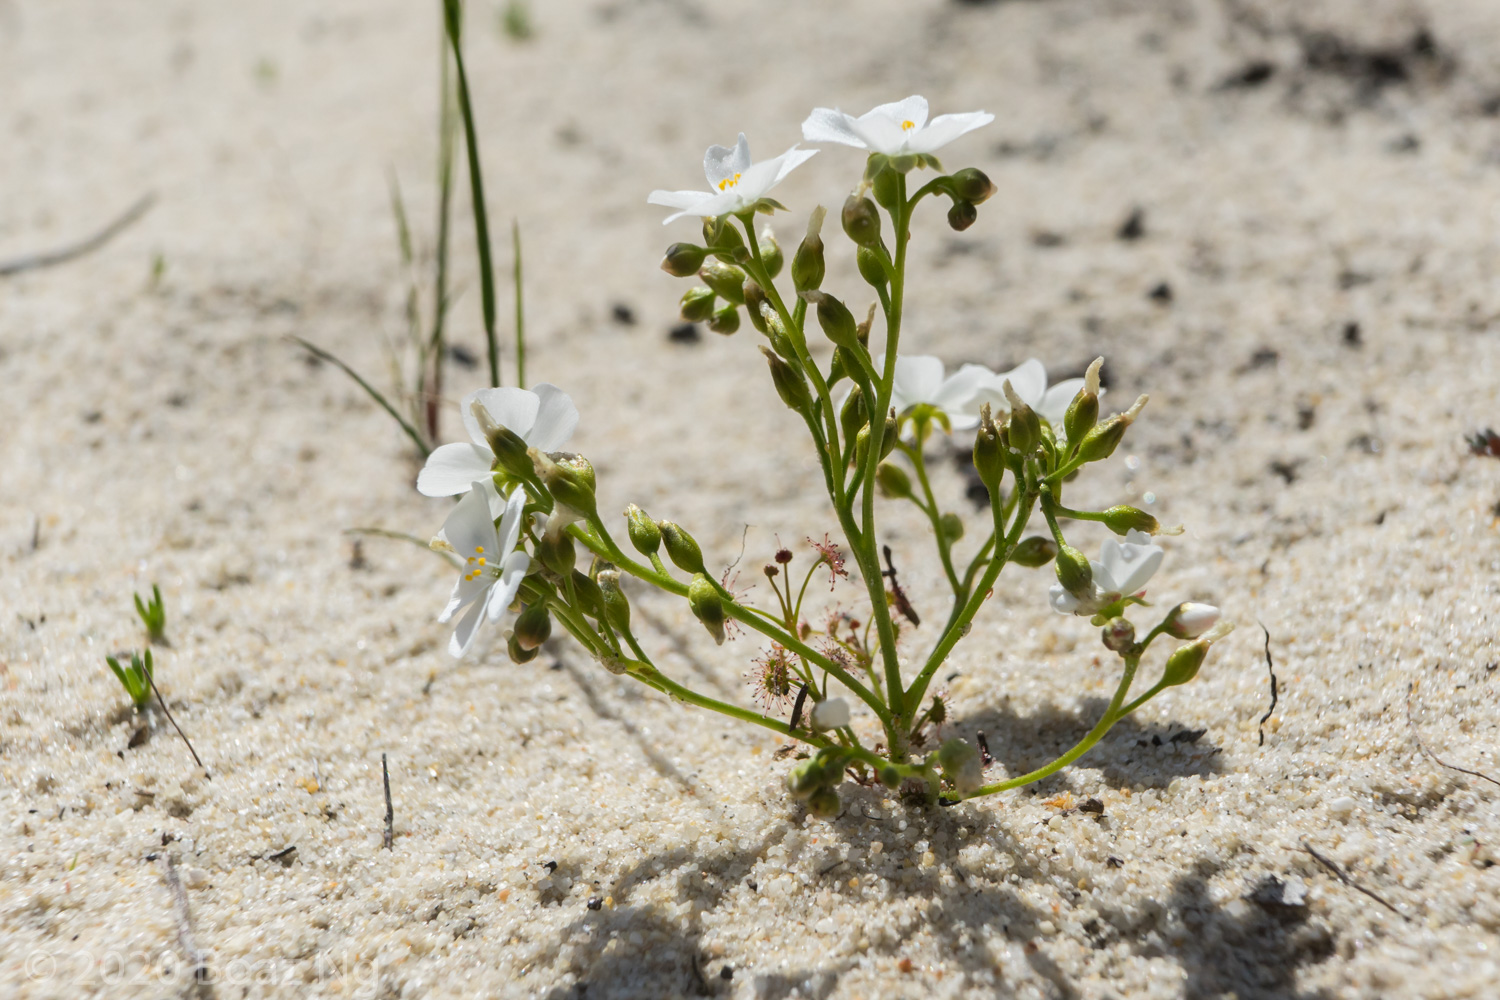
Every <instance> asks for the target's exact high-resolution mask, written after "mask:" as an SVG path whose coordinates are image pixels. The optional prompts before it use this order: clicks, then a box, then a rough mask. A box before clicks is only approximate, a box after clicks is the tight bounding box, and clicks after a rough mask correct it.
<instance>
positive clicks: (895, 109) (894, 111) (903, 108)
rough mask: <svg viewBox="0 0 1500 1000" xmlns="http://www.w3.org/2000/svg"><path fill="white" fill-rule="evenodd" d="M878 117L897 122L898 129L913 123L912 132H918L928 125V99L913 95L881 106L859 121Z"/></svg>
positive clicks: (861, 116) (864, 115) (861, 117)
mask: <svg viewBox="0 0 1500 1000" xmlns="http://www.w3.org/2000/svg"><path fill="white" fill-rule="evenodd" d="M877 117H879V118H885V119H887V120H888V121H893V122H895V123H896V126H897V127H898V128H900V127H901V126H902V125H904V124H905V123H906V122H911V124H912V129H911V130H912V131H916V130H918V129H921V128H922V127H923V126H924V125H926V124H927V98H925V97H922V96H921V95H919V94H913V95H912V96H910V97H907V98H904V99H902V100H899V101H892V102H891V103H890V104H881V105H879V106H878V107H874V108H871V109H870V110H869V111H868V112H867V113H865V114H863V115H860V116H859V120H860V121H868V120H870V119H873V118H877ZM945 117H951V116H945Z"/></svg>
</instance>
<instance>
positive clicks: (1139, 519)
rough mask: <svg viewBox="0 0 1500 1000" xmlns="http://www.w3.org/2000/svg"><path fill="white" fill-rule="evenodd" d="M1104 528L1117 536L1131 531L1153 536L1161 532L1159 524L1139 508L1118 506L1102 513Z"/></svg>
mask: <svg viewBox="0 0 1500 1000" xmlns="http://www.w3.org/2000/svg"><path fill="white" fill-rule="evenodd" d="M1103 514H1104V518H1103V520H1104V526H1105V527H1107V528H1108V529H1109V530H1110V531H1113V532H1114V533H1115V534H1117V535H1124V534H1127V533H1128V532H1131V531H1144V532H1145V533H1146V534H1148V535H1154V534H1156V533H1157V532H1158V531H1160V530H1161V522H1160V521H1158V520H1157V519H1156V518H1154V517H1152V516H1151V515H1150V514H1147V513H1146V512H1145V511H1143V510H1141V509H1140V508H1139V507H1130V506H1127V505H1125V504H1119V505H1117V506H1114V507H1111V508H1109V509H1108V510H1106V511H1104V512H1103Z"/></svg>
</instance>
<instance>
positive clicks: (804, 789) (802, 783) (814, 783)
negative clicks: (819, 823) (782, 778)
mask: <svg viewBox="0 0 1500 1000" xmlns="http://www.w3.org/2000/svg"><path fill="white" fill-rule="evenodd" d="M822 786H823V767H822V764H821V762H820V761H818V760H817V759H816V758H814V759H811V760H804V761H802V762H800V763H799V764H797V766H796V767H794V768H792V769H791V770H790V771H789V772H787V776H786V790H787V791H788V792H790V793H791V796H792V798H794V799H796V800H798V801H799V802H800V801H804V800H806V799H807V798H808V797H809V796H811V795H812V793H813V792H816V791H817V790H818V789H819V788H821V787H822Z"/></svg>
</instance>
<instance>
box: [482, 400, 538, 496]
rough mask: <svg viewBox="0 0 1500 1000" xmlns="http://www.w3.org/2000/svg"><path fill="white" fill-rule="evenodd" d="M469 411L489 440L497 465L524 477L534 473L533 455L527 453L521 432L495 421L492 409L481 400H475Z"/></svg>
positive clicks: (509, 472)
mask: <svg viewBox="0 0 1500 1000" xmlns="http://www.w3.org/2000/svg"><path fill="white" fill-rule="evenodd" d="M469 412H470V413H472V414H473V415H474V419H475V420H476V421H478V423H479V429H480V431H482V432H483V433H484V436H485V439H486V440H487V441H489V444H490V451H492V452H494V453H495V465H496V466H498V467H499V468H500V469H501V470H503V471H504V472H506V473H508V474H510V475H512V476H516V477H518V478H524V477H526V476H530V475H531V473H532V464H531V457H530V456H529V455H528V454H527V447H526V442H525V441H524V440H523V439H522V438H521V436H520V435H519V434H517V433H516V432H515V431H513V430H511V429H510V428H509V427H506V426H505V425H504V424H499V423H496V422H495V418H494V417H492V416H490V411H489V410H486V409H485V408H484V404H483V403H481V402H480V401H479V400H477V399H476V400H474V402H473V404H471V406H470V407H469Z"/></svg>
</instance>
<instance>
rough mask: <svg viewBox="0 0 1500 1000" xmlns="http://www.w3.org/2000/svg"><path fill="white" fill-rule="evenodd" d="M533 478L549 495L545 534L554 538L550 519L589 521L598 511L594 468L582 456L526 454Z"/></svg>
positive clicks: (529, 452) (533, 451)
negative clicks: (550, 498) (534, 470)
mask: <svg viewBox="0 0 1500 1000" xmlns="http://www.w3.org/2000/svg"><path fill="white" fill-rule="evenodd" d="M527 454H528V455H529V456H530V457H531V462H532V465H533V466H534V468H535V469H536V474H537V476H539V477H540V478H541V480H542V485H543V486H545V487H547V492H548V493H551V494H552V500H553V508H552V515H551V517H549V518H548V522H547V533H548V534H556V533H557V531H556V530H554V528H553V524H552V519H553V518H561V519H563V520H564V521H566V522H569V523H571V522H572V521H583V520H591V519H592V518H593V517H594V516H595V514H596V513H597V511H598V507H597V504H596V503H595V500H594V467H593V466H592V465H590V464H589V460H588V459H586V458H584V457H583V456H582V455H575V454H574V453H572V452H567V451H554V452H552V453H551V454H550V455H549V454H544V453H543V452H540V451H537V450H536V449H535V448H532V449H530V450H529V451H527Z"/></svg>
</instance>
